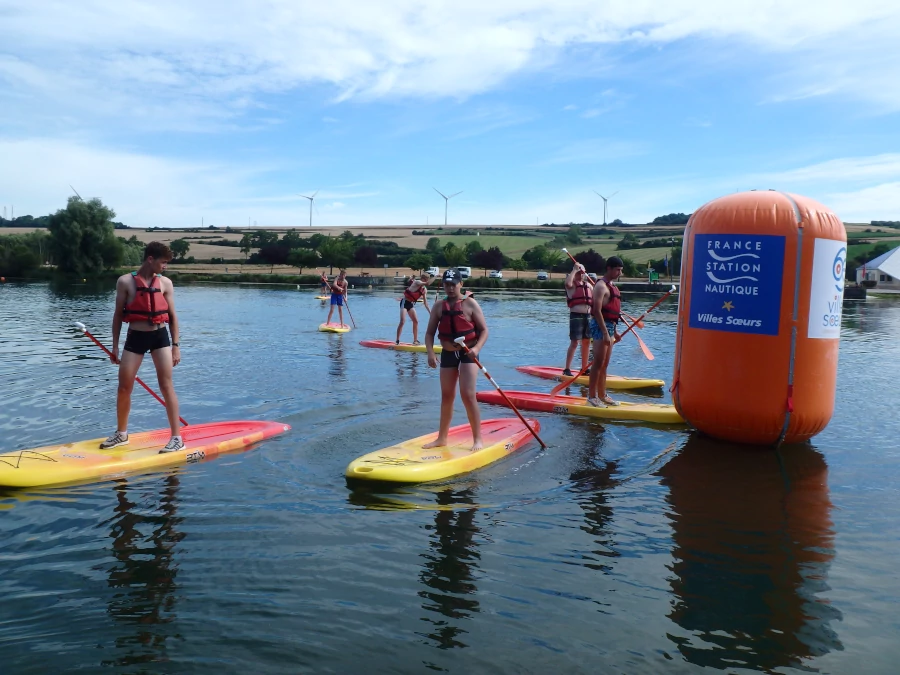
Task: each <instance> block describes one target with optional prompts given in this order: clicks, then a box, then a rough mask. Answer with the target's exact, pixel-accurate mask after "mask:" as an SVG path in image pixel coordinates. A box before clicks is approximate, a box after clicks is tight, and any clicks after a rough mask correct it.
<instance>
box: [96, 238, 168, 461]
mask: <svg viewBox="0 0 900 675" xmlns="http://www.w3.org/2000/svg"><path fill="white" fill-rule="evenodd" d="M171 259H172V251H171V250H170V249H169V247H168V246H166V245H165V244H163V243H161V242H158V241H152V242H150V243H149V244H147V247H146V248H145V249H144V262H143V264H142V265H141V266H140V268H139V269H138V271H137V272H131V273H130V274H123V275H122V276H121V277H119V279H118V280H117V281H116V309H115V314H113V323H112V334H113V345H112V355H111V356H110V357H109V360H110V361H112V362H113V363H116V364H118V365H119V388H118V391H117V395H116V416H117V418H118V426H117V427H116V433H114V434H113V435H112V436H110V437H109V438H107V439H106V440H105V441H103V443H101V444H100V448H101V449H104V450H105V449H107V448H115V447H118V446H120V445H127V444H128V415H129V413H130V412H131V392H132V390H133V389H134V378H135V377H137V372H138V368H140V367H141V363H142V362H143V360H144V354H146V353H147V352H150V357H151V358H152V359H153V366H154V368H156V379H157V381H158V382H159V388H160V391H161V392H162V395H163V399H165V402H166V413H167V414H168V416H169V428H170V429H171V431H172V436H171V438H170V439H169V442H168V443H166V447H165V448H163V449H162V450H160V452H176V451H178V450H183V449H184V440H183V439H182V438H181V425H180V423H179V420H178V397H177V396H176V395H175V387H174V385H173V384H172V368H174V367H175V366H177V365H178V364H179V363H180V362H181V348H180V347H179V345H178V337H179V327H178V315H177V314H176V313H175V298H174V292H175V291H174V287H173V286H172V282H171V280H169V279H167V278H166V277H164V276H161V274H162V272H164V271H165V269H166V264H167V263H168V262H169V261H170V260H171ZM123 321H124V322H127V323H128V324H129V325H128V333H127V335H126V338H125V347H124V349H123V350H122V356H121V358H119V334H120V333H121V332H122V322H123ZM166 323H168V324H169V327H170V328H171V330H172V339H171V342H170V340H169V331H168V330H166Z"/></svg>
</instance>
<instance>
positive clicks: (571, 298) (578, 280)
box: [563, 263, 593, 377]
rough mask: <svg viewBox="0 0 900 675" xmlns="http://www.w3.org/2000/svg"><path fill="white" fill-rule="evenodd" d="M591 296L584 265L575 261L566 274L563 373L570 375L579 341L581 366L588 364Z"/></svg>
mask: <svg viewBox="0 0 900 675" xmlns="http://www.w3.org/2000/svg"><path fill="white" fill-rule="evenodd" d="M592 298H593V294H592V290H591V284H590V283H589V282H588V278H587V273H586V272H585V271H584V265H582V264H581V263H575V266H574V267H573V268H572V271H571V272H569V274H568V275H567V276H566V304H567V305H569V351H568V352H566V367H565V369H564V370H563V375H565V376H566V377H572V370H571V368H572V359H573V358H574V356H575V350H576V349H577V348H578V344H579V343H581V367H582V368H584V367H585V366H586V365H587V364H588V353H589V352H590V349H591V331H590V326H589V323H590V318H591V301H592Z"/></svg>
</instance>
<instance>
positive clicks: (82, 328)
mask: <svg viewBox="0 0 900 675" xmlns="http://www.w3.org/2000/svg"><path fill="white" fill-rule="evenodd" d="M75 328H76V329H78V331H79V332H81V333H84V334H85V335H87V336H88V337H89V338H90V339H91V340H92V341H93V343H94V344H95V345H97V346H98V347H100V349H102V350H103V351H105V352H106V353H107V354H108V355H109V356H112V352H111V351H109V350H108V349H107V348H106V345H104V344H103V343H102V342H100V340H98V339H97V338H95V337H94V336H93V335H91V332H90V331H89V330H88V329H87V327H86V326H85V325H84V324H83V323H81V322H80V321H76V322H75ZM134 379H135V380H136V381H137V383H138V384H139V385H141V386H142V387H143V388H144V389H146V390H147V391H148V392H149V393H150V395H151V396H153V398H155V399H156V400H157V401H159V402H160V403H162V407H163V408H165V407H166V402H165V401H163V400H162V399H161V398H160V397H159V394H157V393H156V392H155V391H153V390H152V389H151V388H150V387H148V386H147V385H146V384H144V381H143V380H142V379H141V378H139V377H137V376H135V378H134ZM178 419H179V420H181V423H182V424H183V425H184V426H190V425H189V424H188V423H187V422H185V421H184V418H183V417H179V418H178Z"/></svg>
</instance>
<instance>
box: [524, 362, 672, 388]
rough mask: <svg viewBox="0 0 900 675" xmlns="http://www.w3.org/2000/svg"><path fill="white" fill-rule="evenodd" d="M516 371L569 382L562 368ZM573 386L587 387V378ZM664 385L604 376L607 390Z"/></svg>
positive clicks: (649, 380)
mask: <svg viewBox="0 0 900 675" xmlns="http://www.w3.org/2000/svg"><path fill="white" fill-rule="evenodd" d="M516 370H518V371H519V372H521V373H525V374H526V375H534V376H535V377H542V378H544V379H545V380H557V381H559V382H562V381H563V380H566V381H568V380H571V379H572V378H571V376H569V375H563V374H562V372H563V369H562V368H553V367H551V366H516ZM575 384H580V385H584V386H585V387H586V386H588V376H587V375H582V376H581V377H579V378H578V379H577V380H575ZM664 386H666V383H665V382H664V381H663V380H654V379H650V378H645V377H624V376H622V375H607V376H606V388H607V389H647V388H650V387H664Z"/></svg>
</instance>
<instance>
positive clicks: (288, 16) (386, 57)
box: [0, 0, 900, 226]
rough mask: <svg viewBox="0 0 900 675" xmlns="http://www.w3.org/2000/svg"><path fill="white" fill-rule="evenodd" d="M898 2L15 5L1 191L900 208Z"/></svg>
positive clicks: (175, 199) (464, 208) (149, 213)
mask: <svg viewBox="0 0 900 675" xmlns="http://www.w3.org/2000/svg"><path fill="white" fill-rule="evenodd" d="M897 35H900V3H897V2H882V1H880V0H856V1H855V2H853V3H850V2H846V1H842V2H834V1H829V0H819V1H817V2H813V1H807V0H795V1H793V2H790V3H783V2H774V1H772V2H768V1H757V2H745V1H741V0H732V1H731V2H728V3H723V2H721V1H717V2H706V1H700V0H694V1H690V2H688V1H684V0H670V1H669V2H666V3H662V2H649V1H646V0H645V1H641V0H630V1H607V2H603V1H597V0H594V1H585V2H583V1H580V0H568V1H567V0H558V1H556V2H552V3H550V2H532V1H530V0H520V1H518V2H507V1H506V0H495V1H494V2H491V3H484V2H471V1H469V0H457V1H455V2H429V3H413V2H399V1H398V2H377V1H376V2H369V3H361V2H359V1H358V0H355V1H352V2H351V1H347V0H332V1H331V2H328V3H311V2H288V1H286V0H269V1H268V2H265V3H260V2H252V1H249V0H248V1H242V0H234V1H233V2H228V3H222V2H204V1H196V2H191V3H183V2H175V1H174V0H154V2H137V1H135V0H86V1H83V2H79V3H69V2H49V1H45V0H29V1H27V2H25V1H21V0H5V1H4V2H3V4H2V5H0V206H8V207H9V206H13V205H14V206H15V210H16V213H17V214H20V215H21V214H24V213H31V214H34V215H40V214H44V213H48V212H51V211H54V210H56V209H57V208H60V207H62V206H63V205H64V204H65V200H66V197H67V196H68V195H69V194H71V192H70V189H69V184H71V185H73V186H74V187H75V189H77V190H78V192H79V193H80V194H81V195H82V196H84V197H89V196H90V197H93V196H97V197H100V198H101V199H103V201H104V202H106V203H107V204H109V205H110V206H112V207H113V208H114V209H115V210H116V212H117V213H118V216H119V218H120V219H121V220H123V221H124V222H126V223H128V224H131V225H135V226H149V225H162V226H186V225H199V224H200V223H201V219H203V222H205V224H210V223H214V224H216V225H223V226H224V225H246V224H247V223H248V222H256V223H257V224H258V225H259V226H276V225H277V226H291V225H304V224H306V223H307V222H308V202H307V200H305V199H303V198H302V197H300V196H298V193H302V194H311V193H312V192H314V191H316V190H318V191H319V193H318V196H317V200H316V204H317V207H318V212H314V213H313V222H314V224H316V225H330V226H350V225H353V226H357V225H422V224H425V223H426V221H427V222H428V223H430V224H435V223H438V222H442V221H443V207H444V201H443V199H441V197H440V196H438V195H437V194H436V193H435V192H434V190H433V189H432V187H436V188H438V189H439V190H441V191H443V192H445V194H449V193H452V192H458V191H460V190H462V191H463V192H462V194H460V195H459V196H457V197H455V198H454V199H453V200H452V201H451V202H450V223H451V224H465V225H478V224H481V225H489V224H534V223H535V222H536V221H540V222H542V223H543V222H550V221H554V222H570V221H574V222H583V221H590V222H600V221H601V219H602V202H601V200H600V198H599V197H597V196H596V194H594V191H598V192H600V193H602V194H611V193H614V192H615V193H617V194H616V195H615V196H614V197H613V198H612V199H611V201H610V204H609V219H610V220H612V219H614V218H621V219H623V220H625V221H626V222H646V221H647V220H649V219H652V218H653V217H655V216H657V215H661V214H664V213H669V212H674V211H683V212H691V211H693V210H694V209H696V208H697V207H699V206H700V205H702V204H703V203H705V202H706V201H709V200H710V199H714V198H716V197H718V196H721V195H723V194H727V193H730V192H734V191H736V190H747V189H752V188H760V189H767V188H775V189H778V190H782V191H789V192H796V193H799V194H803V195H807V196H809V197H812V198H814V199H817V200H819V201H821V202H822V203H823V204H825V205H826V206H828V207H830V208H832V209H834V210H835V212H836V213H837V214H838V215H839V216H840V217H841V218H842V219H844V220H845V221H847V222H864V221H869V220H873V219H876V220H880V219H891V220H900V86H898V84H897V83H898V82H900V47H898V42H900V41H898V40H897Z"/></svg>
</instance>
